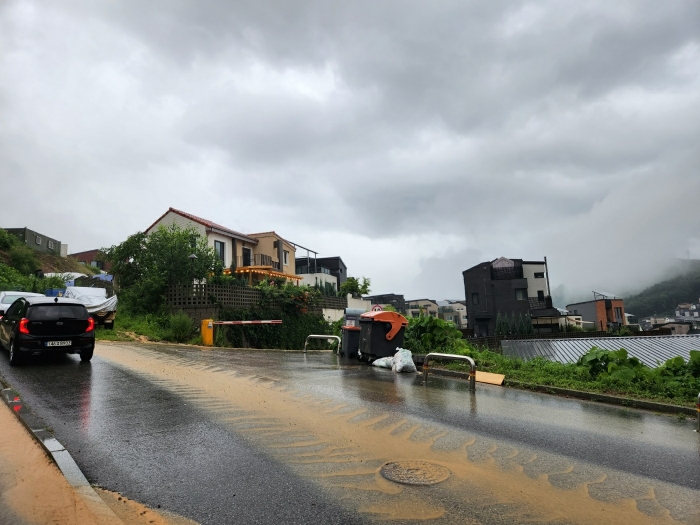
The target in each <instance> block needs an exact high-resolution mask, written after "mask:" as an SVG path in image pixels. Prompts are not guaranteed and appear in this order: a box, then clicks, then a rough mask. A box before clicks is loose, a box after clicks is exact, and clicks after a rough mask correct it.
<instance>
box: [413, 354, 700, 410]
mask: <svg viewBox="0 0 700 525" xmlns="http://www.w3.org/2000/svg"><path fill="white" fill-rule="evenodd" d="M436 358H437V359H449V360H451V361H468V362H469V365H470V369H469V390H471V391H472V392H473V391H475V390H476V363H475V362H474V360H473V359H472V358H471V357H469V356H466V355H454V354H437V353H435V354H428V355H426V356H425V361H423V383H424V384H426V385H427V384H428V370H429V369H430V360H431V359H436ZM699 397H700V396H699ZM699 414H700V413H699Z"/></svg>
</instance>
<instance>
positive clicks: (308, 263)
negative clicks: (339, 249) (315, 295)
mask: <svg viewBox="0 0 700 525" xmlns="http://www.w3.org/2000/svg"><path fill="white" fill-rule="evenodd" d="M295 273H296V274H297V275H301V276H302V277H303V278H304V279H303V280H302V283H303V284H309V285H311V286H313V285H314V284H319V283H326V282H328V283H331V282H332V283H333V286H334V288H335V289H336V290H340V285H342V284H343V283H344V282H345V281H346V280H347V278H348V267H347V266H345V263H344V262H343V260H342V259H341V258H340V257H310V256H307V257H304V256H298V257H297V258H296V268H295ZM320 286H323V284H320Z"/></svg>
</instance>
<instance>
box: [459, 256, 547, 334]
mask: <svg viewBox="0 0 700 525" xmlns="http://www.w3.org/2000/svg"><path fill="white" fill-rule="evenodd" d="M462 276H463V278H464V293H465V297H466V303H467V304H466V307H467V317H468V327H469V328H472V329H473V330H474V335H476V336H489V335H494V334H495V332H496V319H497V317H498V315H499V314H500V315H503V316H509V317H510V316H515V317H518V316H528V317H530V318H531V319H532V324H533V326H534V329H535V331H536V332H541V333H546V332H555V331H558V330H559V316H560V314H559V311H558V310H557V309H556V308H553V307H552V298H551V296H550V294H549V283H548V270H547V259H546V258H545V260H544V261H523V260H522V259H507V258H505V257H500V258H498V259H495V260H493V261H485V262H482V263H479V264H477V265H476V266H473V267H471V268H469V269H468V270H464V272H462Z"/></svg>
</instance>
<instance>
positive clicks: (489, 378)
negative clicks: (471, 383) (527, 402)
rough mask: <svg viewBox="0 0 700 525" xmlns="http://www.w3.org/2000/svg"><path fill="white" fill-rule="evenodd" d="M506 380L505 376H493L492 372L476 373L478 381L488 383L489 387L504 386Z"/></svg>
mask: <svg viewBox="0 0 700 525" xmlns="http://www.w3.org/2000/svg"><path fill="white" fill-rule="evenodd" d="M505 378H506V376H504V375H503V374H492V373H490V372H479V371H478V370H477V371H476V380H477V382H479V383H488V384H489V385H502V384H503V380H504V379H505Z"/></svg>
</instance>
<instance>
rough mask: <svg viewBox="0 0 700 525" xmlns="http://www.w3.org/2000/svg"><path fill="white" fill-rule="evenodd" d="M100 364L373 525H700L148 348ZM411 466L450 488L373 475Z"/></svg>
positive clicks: (495, 452)
mask: <svg viewBox="0 0 700 525" xmlns="http://www.w3.org/2000/svg"><path fill="white" fill-rule="evenodd" d="M99 355H100V357H102V358H105V359H108V360H110V361H112V362H113V363H115V364H117V365H119V366H121V367H124V368H126V369H128V370H130V371H132V372H135V373H137V374H140V375H142V376H144V377H145V378H147V379H149V380H151V381H155V382H157V383H158V384H159V386H161V387H163V388H166V389H168V390H170V391H172V392H174V393H177V394H180V395H182V396H184V397H185V398H186V399H187V400H188V403H190V402H191V403H195V404H197V405H198V406H199V407H200V408H201V409H203V410H206V411H209V412H211V413H212V415H213V417H214V418H215V419H217V420H219V421H220V422H221V423H222V424H223V425H225V426H227V427H228V428H229V429H230V430H231V431H232V432H235V433H236V434H238V435H241V436H243V437H244V438H245V439H246V440H248V441H249V442H250V443H251V444H252V445H254V446H255V447H257V448H260V449H262V450H263V451H265V452H267V453H268V454H269V455H271V456H272V457H274V458H276V459H277V460H278V461H280V462H281V463H283V464H285V465H287V466H288V467H289V468H291V469H293V471H295V472H296V473H297V474H299V475H301V476H305V477H308V478H310V479H312V480H314V481H315V482H316V483H317V484H318V485H319V486H320V487H321V488H323V489H324V490H326V491H327V492H328V493H329V494H330V495H331V496H332V497H333V498H334V499H336V500H338V501H339V502H340V503H341V504H342V505H343V506H345V507H347V508H349V509H351V510H353V511H355V512H360V513H363V514H364V515H365V516H367V517H368V518H372V517H374V518H376V519H380V520H398V521H410V520H427V521H430V522H434V523H457V522H459V523H475V524H476V523H521V522H525V521H527V522H534V523H539V522H547V523H579V524H595V525H598V524H603V523H606V524H628V523H629V524H639V525H644V524H665V523H679V522H685V523H697V520H698V514H697V509H692V508H688V505H686V504H684V503H683V502H687V501H688V499H689V498H690V499H691V500H692V499H693V496H694V494H693V493H692V491H690V490H686V489H681V488H679V487H673V486H669V485H668V484H663V483H656V482H655V483H654V485H653V486H652V485H651V484H650V482H649V480H646V479H644V478H640V477H635V476H632V475H629V474H622V473H619V472H616V471H611V472H606V471H603V470H601V469H599V468H596V467H591V466H589V465H585V464H580V463H576V462H573V461H571V460H569V459H568V458H565V457H562V456H556V455H552V454H545V453H543V452H539V451H532V450H525V449H517V448H514V447H513V446H512V445H509V444H505V443H500V442H496V441H494V440H492V439H485V438H482V437H480V436H478V435H470V434H468V433H467V432H465V431H463V430H461V429H457V428H453V427H448V426H443V425H438V424H435V423H432V422H429V421H424V420H418V419H416V418H412V417H403V416H401V414H400V413H398V412H396V411H392V410H391V409H390V408H388V409H387V410H386V411H383V412H382V411H377V410H376V409H375V410H374V411H372V410H369V409H368V408H365V407H363V406H358V405H352V404H338V403H334V402H332V401H328V400H326V399H321V398H318V397H315V396H314V395H311V394H308V393H305V392H304V391H303V390H301V387H298V388H299V390H298V391H297V390H294V389H292V388H291V387H292V386H294V385H292V384H290V383H288V382H287V381H284V380H280V381H276V380H269V379H266V380H263V379H260V378H258V377H255V376H252V377H251V376H244V375H239V374H237V373H236V372H234V371H231V370H225V369H222V368H218V367H212V366H205V365H202V364H200V363H197V362H196V361H195V360H194V359H190V358H185V357H178V356H173V355H168V354H163V353H159V352H157V351H154V350H152V349H148V348H138V347H131V346H126V345H124V346H121V345H109V346H101V347H99ZM265 373H266V375H270V372H269V370H268V371H265ZM309 380H312V378H310V379H309ZM410 460H420V461H424V462H428V463H430V464H433V465H436V466H441V467H444V468H446V469H447V470H448V471H449V476H447V479H446V480H445V481H442V482H440V483H437V484H433V485H428V486H414V485H405V484H399V483H395V482H392V481H389V480H387V479H385V478H384V477H382V476H381V475H380V474H379V471H380V469H381V468H382V465H384V464H385V463H387V462H397V461H398V462H400V461H410ZM442 470H443V469H441V471H442ZM417 474H418V475H420V472H417ZM222 483H225V480H222ZM679 491H683V494H680V492H679ZM677 496H682V497H677ZM674 502H675V504H674ZM679 502H680V503H679Z"/></svg>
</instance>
